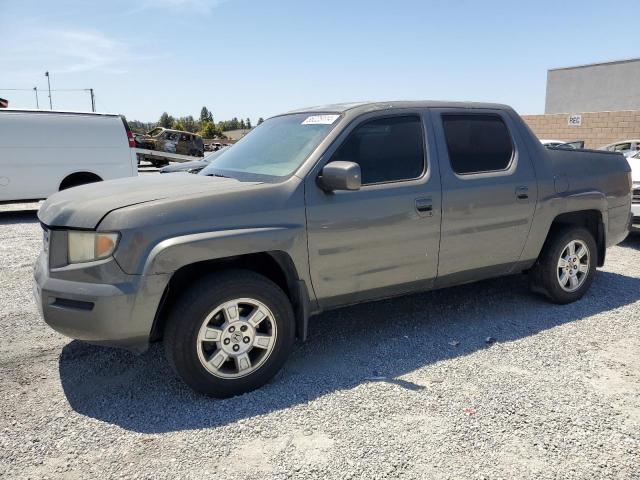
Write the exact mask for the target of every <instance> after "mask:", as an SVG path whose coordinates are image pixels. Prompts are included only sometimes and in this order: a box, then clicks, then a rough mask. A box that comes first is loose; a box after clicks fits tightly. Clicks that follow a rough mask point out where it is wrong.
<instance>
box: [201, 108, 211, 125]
mask: <svg viewBox="0 0 640 480" xmlns="http://www.w3.org/2000/svg"><path fill="white" fill-rule="evenodd" d="M200 122H213V114H212V113H211V112H210V111H209V109H207V107H202V110H200Z"/></svg>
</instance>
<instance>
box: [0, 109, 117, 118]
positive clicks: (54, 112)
mask: <svg viewBox="0 0 640 480" xmlns="http://www.w3.org/2000/svg"><path fill="white" fill-rule="evenodd" d="M0 112H23V113H46V114H56V113H63V114H65V115H69V114H71V115H97V116H102V117H118V116H120V114H118V113H101V112H83V111H78V110H38V109H35V108H0Z"/></svg>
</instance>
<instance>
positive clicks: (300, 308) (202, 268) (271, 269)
mask: <svg viewBox="0 0 640 480" xmlns="http://www.w3.org/2000/svg"><path fill="white" fill-rule="evenodd" d="M238 269H239V270H248V271H252V272H255V273H258V274H259V275H263V276H264V277H266V278H268V279H269V280H271V281H272V282H274V283H275V284H276V285H278V287H280V288H281V289H282V290H283V291H284V293H285V295H286V296H287V297H288V298H289V300H290V301H291V304H292V307H293V311H294V314H295V320H296V336H297V337H298V338H299V339H301V340H305V339H306V336H307V325H308V319H309V316H310V308H309V305H310V299H309V292H308V290H307V287H306V284H305V282H304V281H303V280H301V279H300V277H299V275H298V272H297V269H296V267H295V264H294V262H293V260H292V258H291V257H290V256H289V254H287V253H286V252H284V251H277V250H276V251H265V252H258V253H249V254H244V255H236V256H231V257H224V258H217V259H211V260H202V261H197V262H193V263H190V264H187V265H184V266H182V267H180V268H179V269H178V270H176V271H175V272H174V273H173V274H172V275H171V278H170V279H169V282H168V283H167V286H166V287H165V289H164V292H163V294H162V298H161V300H160V305H159V306H158V309H157V311H156V314H155V318H154V320H153V325H152V327H151V333H150V340H151V341H156V340H160V339H161V338H162V334H163V330H164V325H165V323H166V320H167V313H168V312H169V311H170V310H171V308H172V307H173V305H174V304H175V302H176V301H177V299H178V298H179V297H180V295H181V293H182V292H183V291H184V289H185V288H188V286H189V285H190V284H191V283H193V282H195V281H197V280H198V279H200V278H202V277H204V276H206V275H208V274H210V273H213V272H220V271H224V270H238Z"/></svg>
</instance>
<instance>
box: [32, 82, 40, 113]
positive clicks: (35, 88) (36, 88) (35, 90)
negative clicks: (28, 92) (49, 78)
mask: <svg viewBox="0 0 640 480" xmlns="http://www.w3.org/2000/svg"><path fill="white" fill-rule="evenodd" d="M33 91H34V92H36V108H37V109H38V110H40V103H39V102H38V87H33Z"/></svg>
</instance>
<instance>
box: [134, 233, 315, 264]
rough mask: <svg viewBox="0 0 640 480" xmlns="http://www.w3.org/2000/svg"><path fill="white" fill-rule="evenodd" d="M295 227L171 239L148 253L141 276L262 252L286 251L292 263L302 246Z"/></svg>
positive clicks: (201, 234)
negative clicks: (206, 261) (202, 262)
mask: <svg viewBox="0 0 640 480" xmlns="http://www.w3.org/2000/svg"><path fill="white" fill-rule="evenodd" d="M302 233H303V228H302V227H296V226H284V227H283V226H280V227H258V228H241V229H231V230H219V231H214V232H203V233H194V234H189V235H183V236H179V237H173V238H169V239H166V240H163V241H161V242H160V243H158V244H157V245H156V246H155V247H153V249H152V250H151V252H150V254H149V256H148V258H147V261H146V263H145V266H144V271H143V275H156V274H163V273H172V272H175V271H176V270H178V269H179V268H181V267H184V266H186V265H190V264H192V263H196V262H200V261H205V260H216V259H220V258H227V257H233V256H238V255H248V254H251V253H260V252H264V251H274V250H280V251H284V252H287V253H289V254H290V255H291V258H292V259H293V260H294V262H296V260H297V257H299V256H300V253H301V252H300V251H301V249H304V248H305V247H304V244H303V237H302Z"/></svg>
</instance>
